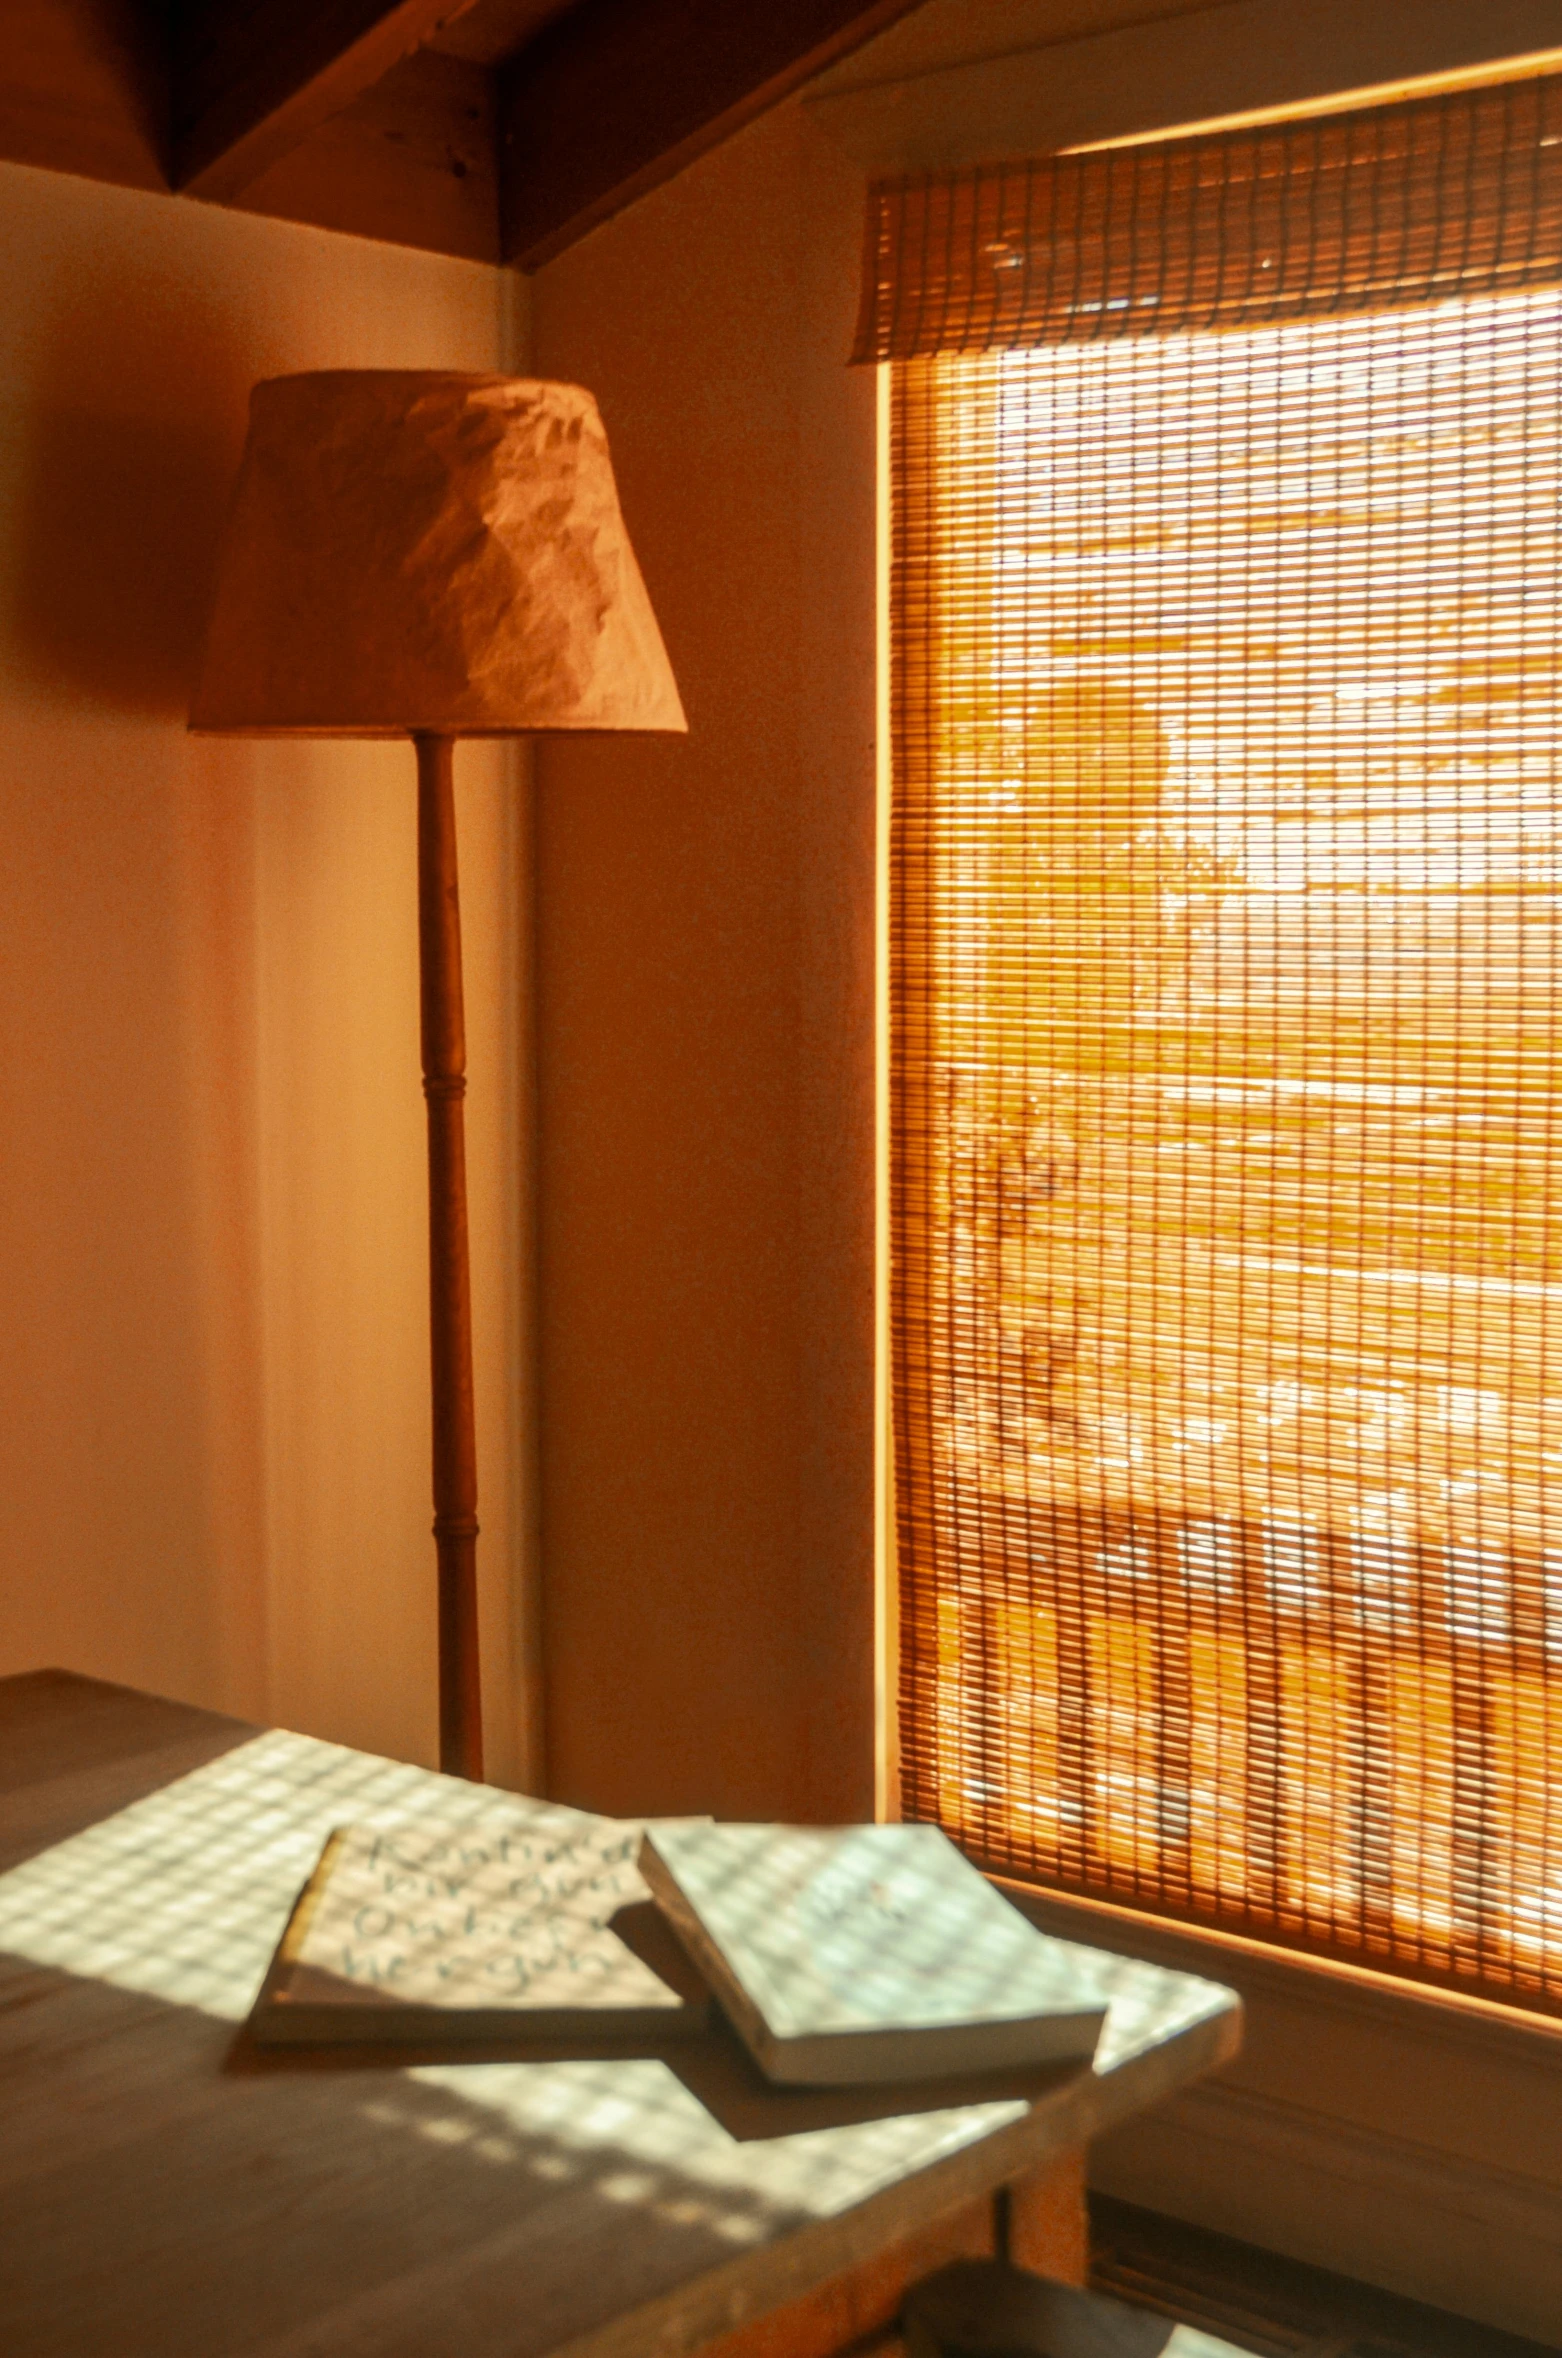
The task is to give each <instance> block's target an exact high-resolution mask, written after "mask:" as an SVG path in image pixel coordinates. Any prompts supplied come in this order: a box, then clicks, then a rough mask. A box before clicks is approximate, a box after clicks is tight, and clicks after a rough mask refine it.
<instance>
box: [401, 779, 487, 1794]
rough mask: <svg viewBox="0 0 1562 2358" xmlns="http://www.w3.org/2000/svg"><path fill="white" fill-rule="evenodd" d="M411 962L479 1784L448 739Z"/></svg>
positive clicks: (441, 1515) (444, 1496)
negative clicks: (419, 1024) (418, 991)
mask: <svg viewBox="0 0 1562 2358" xmlns="http://www.w3.org/2000/svg"><path fill="white" fill-rule="evenodd" d="M413 743H414V745H415V746H416V747H417V755H418V952H419V963H420V975H421V984H422V1017H423V1094H424V1096H425V1097H426V1098H427V1100H428V1279H429V1342H430V1354H431V1359H432V1374H433V1408H434V1545H435V1548H436V1550H437V1553H438V1558H439V1765H440V1767H441V1768H442V1769H444V1770H445V1771H446V1772H447V1773H448V1774H449V1775H451V1776H457V1777H471V1778H474V1779H475V1778H480V1777H481V1776H482V1773H483V1706H482V1690H481V1683H480V1678H479V1660H478V1647H477V1434H476V1426H475V1420H474V1415H473V1400H472V1281H471V1270H470V1265H469V1257H468V1246H467V1209H466V1122H465V1108H464V1100H465V1097H466V1019H465V1012H464V1008H463V1003H462V990H461V904H460V896H459V891H458V887H457V876H456V813H455V797H454V793H453V791H452V752H453V740H452V739H451V738H449V737H447V736H434V735H423V734H421V733H420V734H417V735H415V736H414V738H413Z"/></svg>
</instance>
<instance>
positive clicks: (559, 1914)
mask: <svg viewBox="0 0 1562 2358" xmlns="http://www.w3.org/2000/svg"><path fill="white" fill-rule="evenodd" d="M644 1830H645V1829H644V1825H643V1823H642V1822H641V1821H638V1820H637V1821H632V1822H627V1823H626V1822H625V1821H623V1820H620V1819H615V1818H591V1817H584V1816H582V1815H580V1814H579V1813H577V1812H574V1811H571V1812H568V1813H564V1812H560V1813H558V1814H557V1815H556V1816H555V1817H553V1818H551V1819H550V1818H547V1817H539V1818H537V1819H535V1820H533V1821H531V1822H529V1823H527V1822H520V1823H508V1824H506V1823H500V1822H496V1823H495V1824H494V1825H492V1826H487V1827H484V1826H476V1827H472V1826H443V1827H440V1826H429V1825H422V1824H418V1825H408V1826H401V1827H391V1828H385V1827H374V1826H342V1827H339V1828H338V1829H337V1831H336V1832H335V1833H334V1834H333V1835H332V1836H331V1838H330V1840H329V1842H328V1843H327V1844H326V1847H325V1850H324V1852H323V1854H322V1856H321V1859H320V1863H319V1865H318V1866H317V1867H316V1868H315V1871H314V1873H313V1874H312V1875H311V1877H310V1878H309V1881H308V1883H307V1884H306V1885H305V1886H304V1889H303V1891H302V1892H301V1893H300V1895H299V1898H298V1901H297V1903H296V1905H295V1906H294V1909H293V1913H292V1915H291V1917H290V1918H289V1920H288V1924H287V1929H286V1931H285V1932H284V1933H283V1936H282V1940H281V1943H280V1945H279V1946H278V1949H277V1953H276V1956H275V1957H274V1958H273V1960H272V1963H271V1967H270V1970H269V1972H268V1973H267V1975H266V1979H265V1982H264V1983H263V1985H262V1987H261V1991H260V1995H259V1997H258V1998H257V2000H256V2002H255V2007H254V2011H253V2013H252V2014H251V2017H250V2029H251V2033H252V2035H253V2036H254V2037H255V2038H256V2039H257V2040H259V2041H261V2042H262V2043H264V2044H267V2045H289V2044H291V2045H305V2044H335V2043H345V2042H349V2041H354V2040H370V2041H376V2042H378V2041H382V2040H406V2041H410V2042H413V2043H416V2044H419V2045H423V2044H429V2043H436V2042H443V2041H454V2042H460V2041H463V2040H465V2041H470V2042H497V2041H506V2040H512V2039H516V2038H527V2037H532V2038H537V2039H554V2040H557V2039H574V2038H580V2037H587V2038H591V2039H592V2040H596V2039H605V2040H607V2041H609V2042H611V2041H613V2040H615V2039H622V2040H624V2041H626V2042H629V2041H637V2040H642V2041H643V2040H644V2039H646V2038H647V2037H652V2036H655V2037H662V2036H674V2037H676V2036H678V2035H679V2034H680V2033H686V2032H692V2031H696V2030H699V2029H700V2028H702V2027H703V2025H704V2023H705V2021H706V2019H707V2014H708V2007H709V1998H708V1994H707V1991H706V1987H705V1984H704V1982H703V1981H702V1980H701V1978H700V1976H699V1974H698V1973H697V1972H696V1971H695V1969H694V1968H693V1966H692V1965H691V1964H690V1963H689V1961H688V1959H687V1957H686V1956H685V1954H684V1952H683V1950H682V1949H681V1947H680V1946H679V1944H678V1941H677V1940H676V1938H675V1937H674V1936H673V1934H672V1933H671V1932H670V1931H669V1930H668V1928H667V1926H666V1925H665V1924H664V1922H663V1921H662V1918H661V1916H660V1915H659V1913H658V1911H657V1909H656V1908H655V1907H654V1906H653V1905H652V1904H651V1901H650V1896H649V1893H648V1891H647V1889H646V1886H645V1884H644V1882H643V1881H642V1880H641V1877H640V1874H639V1871H638V1869H637V1867H636V1864H635V1856H636V1852H637V1851H638V1849H639V1846H640V1840H641V1837H642V1834H643V1832H644Z"/></svg>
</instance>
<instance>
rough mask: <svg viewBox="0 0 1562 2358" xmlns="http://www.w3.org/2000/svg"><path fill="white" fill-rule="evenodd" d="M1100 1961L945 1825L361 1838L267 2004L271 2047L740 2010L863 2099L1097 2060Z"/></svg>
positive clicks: (468, 2037)
mask: <svg viewBox="0 0 1562 2358" xmlns="http://www.w3.org/2000/svg"><path fill="white" fill-rule="evenodd" d="M1093 1962H1094V1960H1092V1959H1091V1958H1090V1956H1089V1955H1088V1953H1087V1952H1084V1951H1081V1950H1079V1949H1077V1948H1075V1947H1073V1946H1072V1945H1071V1944H1070V1943H1068V1942H1066V1941H1059V1940H1053V1939H1050V1938H1048V1937H1047V1936H1046V1935H1045V1934H1043V1933H1039V1932H1037V1931H1036V1930H1035V1929H1034V1928H1033V1927H1032V1926H1031V1925H1030V1924H1029V1923H1028V1922H1027V1921H1026V1919H1025V1917H1024V1916H1022V1915H1021V1914H1020V1912H1019V1910H1018V1909H1017V1908H1014V1907H1012V1906H1011V1905H1010V1903H1009V1902H1008V1901H1007V1900H1006V1899H1004V1898H1003V1897H1002V1895H1001V1894H1000V1893H999V1892H997V1891H995V1890H994V1889H993V1887H992V1885H991V1884H990V1883H988V1882H987V1881H986V1880H985V1878H984V1877H983V1876H981V1875H980V1874H978V1873H977V1871H976V1870H975V1869H974V1868H973V1867H971V1866H970V1865H968V1863H967V1862H966V1860H965V1859H964V1858H963V1857H962V1856H961V1854H960V1852H959V1851H958V1850H957V1849H956V1848H955V1846H954V1844H953V1843H952V1842H950V1841H949V1839H948V1838H947V1836H945V1835H944V1834H942V1833H940V1832H939V1831H938V1829H937V1828H936V1827H932V1826H852V1827H845V1828H814V1827H797V1826H733V1825H715V1824H712V1823H711V1822H710V1821H709V1820H704V1819H677V1820H661V1821H657V1820H652V1821H649V1822H645V1823H641V1822H628V1823H626V1822H624V1821H620V1820H617V1819H608V1818H590V1817H585V1816H583V1815H581V1814H580V1813H579V1812H576V1811H564V1810H561V1811H558V1812H548V1811H541V1812H533V1813H531V1814H530V1815H529V1816H528V1817H526V1818H524V1819H520V1818H517V1819H516V1820H515V1821H514V1822H512V1823H500V1822H496V1823H495V1824H494V1825H493V1826H492V1827H487V1828H485V1827H476V1828H474V1827H460V1828H457V1827H448V1828H443V1829H441V1828H431V1827H425V1826H419V1825H411V1826H403V1827H399V1828H393V1829H374V1828H369V1827H345V1828H342V1829H341V1830H339V1831H338V1832H337V1833H335V1834H333V1835H332V1837H331V1840H330V1842H329V1843H328V1844H327V1846H326V1849H325V1852H324V1855H323V1856H322V1858H321V1860H320V1863H319V1865H318V1866H317V1867H316V1869H315V1872H314V1874H313V1875H312V1876H311V1878H310V1880H309V1882H308V1884H307V1885H306V1886H305V1888H304V1890H303V1892H302V1893H301V1895H300V1897H299V1900H298V1903H297V1905H296V1907H295V1908H294V1910H293V1914H292V1917H291V1919H290V1920H289V1923H288V1926H287V1930H286V1932H285V1933H284V1935H283V1939H282V1942H281V1946H280V1947H279V1949H278V1951H277V1954H276V1957H275V1959H274V1960H273V1962H272V1966H271V1969H270V1971H269V1973H268V1974H267V1977H266V1981H265V1984H264V1986H263V1987H262V1990H261V1993H260V1997H259V1998H258V2000H257V2002H256V2007H255V2012H254V2015H253V2017H252V2030H253V2032H254V2035H255V2037H256V2038H257V2039H259V2040H262V2041H265V2042H267V2043H271V2044H286V2043H292V2044H304V2043H308V2044H315V2043H343V2042H352V2041H365V2040H369V2041H375V2042H380V2041H386V2040H390V2041H400V2042H403V2043H406V2042H412V2043H415V2044H419V2045H431V2044H438V2045H448V2046H450V2047H451V2048H452V2049H458V2048H460V2047H461V2046H468V2047H470V2046H472V2045H474V2044H476V2045H482V2044H493V2043H495V2042H502V2043H504V2044H505V2045H506V2051H507V2052H512V2053H514V2052H524V2051H525V2048H526V2045H527V2043H528V2042H532V2043H535V2044H536V2045H537V2046H538V2048H539V2051H542V2050H544V2049H546V2048H547V2047H548V2046H549V2045H551V2044H554V2043H556V2042H559V2041H566V2042H568V2041H577V2042H578V2041H580V2040H587V2041H589V2042H590V2043H591V2046H592V2051H594V2052H595V2051H601V2052H603V2053H613V2052H626V2053H642V2054H643V2053H647V2052H650V2053H655V2052H659V2051H660V2048H661V2043H662V2042H663V2041H665V2040H680V2039H687V2038H691V2037H698V2036H700V2035H702V2034H704V2035H707V2036H709V2035H711V2028H712V2020H713V2010H714V2009H715V2008H719V2010H720V2012H721V2014H722V2015H724V2016H725V2017H726V2020H727V2021H728V2023H730V2025H731V2027H732V2029H733V2030H735V2031H736V2032H737V2034H738V2036H739V2037H740V2039H741V2040H742V2041H743V2043H744V2045H745V2046H746V2047H747V2049H748V2051H749V2053H750V2054H751V2056H752V2057H753V2059H754V2062H755V2063H756V2064H757V2065H758V2066H759V2069H760V2071H761V2072H762V2073H763V2074H764V2075H765V2077H766V2078H767V2079H768V2080H771V2081H774V2082H777V2083H779V2084H782V2085H785V2086H790V2087H815V2088H825V2087H835V2088H839V2087H848V2086H866V2085H870V2084H880V2085H882V2084H883V2083H886V2082H893V2081H915V2080H930V2079H935V2078H942V2077H947V2076H948V2075H951V2074H959V2073H985V2072H997V2071H1004V2070H1013V2069H1016V2068H1022V2067H1029V2066H1033V2065H1036V2064H1041V2063H1056V2062H1065V2061H1080V2062H1082V2061H1084V2060H1085V2059H1087V2058H1088V2057H1089V2056H1090V2055H1091V2054H1092V2053H1093V2052H1094V2048H1095V2043H1096V2037H1097V2033H1098V2032H1099V2030H1100V2028H1101V2024H1102V2021H1103V2019H1104V2017H1105V2013H1106V1998H1105V1994H1104V1992H1103V1990H1102V1989H1101V1987H1100V1986H1099V1982H1098V1981H1097V1979H1096V1978H1095V1976H1094V1974H1093V1973H1092V1970H1091V1968H1092V1965H1093Z"/></svg>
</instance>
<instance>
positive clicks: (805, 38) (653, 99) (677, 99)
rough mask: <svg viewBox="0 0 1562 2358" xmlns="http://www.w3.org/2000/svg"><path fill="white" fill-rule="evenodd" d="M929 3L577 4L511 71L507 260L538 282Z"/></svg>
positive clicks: (674, 0) (502, 103) (503, 106)
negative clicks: (542, 269)
mask: <svg viewBox="0 0 1562 2358" xmlns="http://www.w3.org/2000/svg"><path fill="white" fill-rule="evenodd" d="M916 4H917V0H868V4H866V5H865V0H577V5H576V6H574V7H573V8H571V9H569V10H568V12H567V13H566V14H565V15H563V16H560V17H558V18H556V19H555V20H554V22H553V23H551V24H549V25H547V26H545V27H544V28H543V30H542V31H541V32H540V33H539V34H538V35H537V36H536V37H535V39H534V40H532V41H530V42H528V43H527V45H526V47H525V48H524V49H522V50H521V51H520V52H519V54H518V55H517V56H515V57H514V58H512V59H511V60H510V61H509V62H508V64H507V65H506V66H504V67H503V68H502V69H501V75H500V96H499V131H500V142H501V146H500V202H501V209H502V215H503V227H502V237H503V250H504V255H505V259H506V260H507V261H511V262H517V263H519V264H520V265H521V267H522V268H523V269H526V270H535V269H536V268H537V267H538V265H539V264H540V263H543V262H546V261H548V260H549V259H550V258H551V257H552V256H553V255H554V254H557V253H560V252H562V250H563V249H564V247H566V246H568V245H571V244H573V242H574V240H575V239H576V238H578V237H582V236H584V235H585V233H586V231H587V230H588V229H592V228H594V227H595V226H596V224H597V223H598V222H599V221H605V220H606V219H607V218H608V216H609V215H610V214H613V213H616V212H618V211H619V210H620V209H621V208H622V207H623V206H625V205H627V204H630V203H632V202H633V200H634V199H635V198H636V197H638V196H643V195H644V194H645V192H646V191H647V190H648V189H651V188H654V187H656V186H657V184H658V183H659V182H660V181H663V180H667V179H670V178H671V177H672V175H673V173H675V172H678V171H681V170H682V169H683V166H684V165H685V164H688V163H692V162H693V160H694V158H695V157H696V156H698V155H702V154H703V153H704V152H705V150H706V149H707V148H711V147H714V146H715V145H716V144H717V142H718V141H720V140H722V139H725V138H726V137H727V136H728V134H729V133H731V132H733V131H735V130H737V129H738V128H739V127H740V125H742V124H744V123H746V122H749V121H750V120H752V118H753V117H754V116H755V115H758V114H761V113H763V111H764V110H765V108H767V107H769V106H773V105H774V104H775V102H776V101H777V100H778V99H780V98H784V97H785V96H786V95H787V94H788V92H789V91H792V90H795V89H797V88H798V86H799V85H800V84H801V83H803V82H806V81H807V80H808V79H809V77H810V76H811V75H813V74H816V73H819V72H821V71H822V70H823V68H824V67H825V66H827V65H829V64H831V63H833V61H834V60H835V59H836V58H838V57H844V56H845V55H846V53H847V52H848V50H851V49H855V48H857V47H859V46H860V45H861V44H862V43H863V42H864V41H868V40H871V39H872V37H873V35H874V34H875V33H877V32H880V31H882V29H883V28H884V26H886V25H888V24H891V23H893V22H894V20H895V19H896V18H897V17H900V16H906V15H908V14H909V13H910V11H911V9H912V8H913V7H914V6H915V5H916Z"/></svg>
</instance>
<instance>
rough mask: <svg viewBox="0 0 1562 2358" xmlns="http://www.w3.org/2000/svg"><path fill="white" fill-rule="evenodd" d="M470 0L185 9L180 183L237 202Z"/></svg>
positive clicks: (177, 122) (181, 9)
mask: <svg viewBox="0 0 1562 2358" xmlns="http://www.w3.org/2000/svg"><path fill="white" fill-rule="evenodd" d="M471 5H472V0H389V4H388V0H183V4H182V5H179V6H176V7H175V10H174V13H173V26H172V35H173V38H172V44H171V47H172V56H171V65H172V80H173V104H172V117H173V122H172V145H173V180H174V186H175V187H176V188H179V189H181V190H183V191H184V192H185V193H186V194H188V195H190V196H201V197H209V198H212V199H214V200H216V201H217V202H218V203H224V202H226V203H231V202H232V201H233V200H234V199H235V198H237V197H239V196H241V195H242V194H243V192H244V190H245V189H246V188H248V187H249V186H250V185H251V183H252V182H254V181H255V180H257V179H258V178H259V177H260V175H261V174H262V173H263V172H266V171H267V170H269V169H270V167H271V166H273V165H275V164H277V163H279V162H280V161H281V159H282V158H283V157H284V156H286V155H288V154H289V153H290V152H291V151H292V150H293V149H294V148H296V147H298V146H299V145H300V144H301V143H302V142H303V141H304V140H305V139H307V138H308V136H309V134H310V133H311V132H312V131H314V130H316V129H318V128H319V126H320V125H321V124H322V123H324V122H326V121H328V120H329V119H330V118H331V117H332V116H334V115H338V114H340V113H341V111H342V110H343V108H345V107H348V106H350V105H352V103H353V102H354V100H356V99H358V98H361V97H362V96H363V94H364V93H365V92H366V91H368V90H370V89H372V88H373V86H374V85H375V83H377V82H379V81H380V80H381V79H382V78H383V76H384V75H386V74H387V73H389V72H390V70H391V68H392V67H393V66H395V65H397V64H398V63H399V62H400V61H401V59H403V58H405V57H408V56H410V55H411V53H412V52H413V51H414V50H416V49H418V48H420V47H421V46H422V45H423V43H424V42H426V41H427V40H428V39H429V38H430V36H431V35H432V34H434V33H437V32H438V31H439V29H440V28H441V26H443V25H446V24H448V23H450V22H451V21H452V20H453V19H454V18H456V17H458V16H461V15H464V14H465V12H466V10H467V8H469V7H470V6H471Z"/></svg>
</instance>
